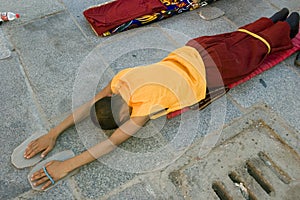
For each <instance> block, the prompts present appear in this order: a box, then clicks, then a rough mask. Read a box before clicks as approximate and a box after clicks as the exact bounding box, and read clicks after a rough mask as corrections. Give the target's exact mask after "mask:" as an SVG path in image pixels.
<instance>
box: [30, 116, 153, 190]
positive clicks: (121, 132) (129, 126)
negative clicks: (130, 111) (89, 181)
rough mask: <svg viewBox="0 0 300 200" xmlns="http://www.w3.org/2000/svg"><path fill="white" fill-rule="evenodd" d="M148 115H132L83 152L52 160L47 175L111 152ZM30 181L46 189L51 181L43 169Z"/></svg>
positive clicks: (54, 175)
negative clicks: (62, 159)
mask: <svg viewBox="0 0 300 200" xmlns="http://www.w3.org/2000/svg"><path fill="white" fill-rule="evenodd" d="M148 119H149V118H148V117H134V118H131V119H130V120H128V121H127V122H125V123H124V124H123V125H122V126H121V127H120V128H118V129H117V130H116V131H115V132H114V133H113V134H112V135H111V136H110V137H109V138H108V139H107V140H105V141H103V142H100V143H99V144H97V145H95V146H94V147H92V148H90V149H89V150H87V151H84V152H83V153H81V154H79V155H77V156H75V157H73V158H71V159H68V160H65V161H62V162H60V161H52V162H50V163H48V164H47V165H46V168H47V171H48V173H49V175H50V176H51V177H52V178H53V180H54V181H58V180H59V179H61V178H63V177H64V176H66V175H67V174H68V173H69V172H71V171H73V170H75V169H77V168H79V167H81V166H83V165H85V164H87V163H90V162H92V161H94V160H96V159H97V158H100V157H101V156H103V155H105V154H107V153H109V152H111V151H112V150H114V149H115V148H116V147H117V146H118V145H119V144H121V143H122V142H124V141H126V140H127V139H128V138H130V137H131V136H132V135H133V134H135V133H136V132H137V131H138V130H139V129H140V128H141V127H142V126H143V125H144V124H145V123H146V122H147V121H148ZM31 181H35V185H36V186H38V185H41V184H44V185H43V187H42V189H43V190H44V189H46V188H47V187H49V186H50V185H51V181H50V180H49V179H48V177H47V176H46V175H45V173H44V172H43V169H41V170H39V171H37V172H36V173H34V174H33V176H32V178H31Z"/></svg>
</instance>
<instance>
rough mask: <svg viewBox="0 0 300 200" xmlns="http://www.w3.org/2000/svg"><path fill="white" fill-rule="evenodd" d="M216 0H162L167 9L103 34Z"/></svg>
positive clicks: (138, 25)
mask: <svg viewBox="0 0 300 200" xmlns="http://www.w3.org/2000/svg"><path fill="white" fill-rule="evenodd" d="M214 1H216V0H201V1H200V2H199V3H195V2H193V1H192V0H161V2H162V3H163V4H164V5H165V6H166V7H167V9H166V10H162V11H160V12H156V13H153V14H151V15H144V16H141V17H138V18H135V19H133V20H130V21H128V22H126V23H124V24H122V25H120V26H117V27H115V28H112V29H110V30H109V31H107V32H105V33H103V34H102V36H109V35H112V34H115V33H119V32H123V31H126V30H129V29H132V28H137V27H140V26H144V25H146V24H150V23H153V22H157V21H160V20H162V19H166V18H169V17H172V16H173V15H177V14H180V13H183V12H186V11H190V10H195V9H197V8H199V7H203V6H206V5H208V4H209V3H212V2H214Z"/></svg>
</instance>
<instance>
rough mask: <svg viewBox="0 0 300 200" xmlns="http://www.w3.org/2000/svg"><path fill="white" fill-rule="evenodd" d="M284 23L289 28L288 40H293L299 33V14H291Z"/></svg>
mask: <svg viewBox="0 0 300 200" xmlns="http://www.w3.org/2000/svg"><path fill="white" fill-rule="evenodd" d="M286 22H287V23H288V24H289V25H290V27H291V32H290V38H294V37H295V36H296V35H297V34H298V32H299V14H298V13H297V12H293V13H292V14H290V16H289V17H288V18H287V19H286Z"/></svg>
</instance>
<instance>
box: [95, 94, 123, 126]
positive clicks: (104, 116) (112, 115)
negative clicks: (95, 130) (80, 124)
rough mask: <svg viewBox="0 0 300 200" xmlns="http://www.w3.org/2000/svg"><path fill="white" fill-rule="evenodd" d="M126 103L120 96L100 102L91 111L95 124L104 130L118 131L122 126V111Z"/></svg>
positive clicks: (106, 98)
mask: <svg viewBox="0 0 300 200" xmlns="http://www.w3.org/2000/svg"><path fill="white" fill-rule="evenodd" d="M124 103H125V101H124V100H123V99H122V97H121V96H120V95H114V96H112V97H104V98H102V99H100V100H98V101H97V102H96V103H95V104H94V106H92V108H91V111H90V116H91V119H92V121H93V123H94V124H95V125H96V126H97V127H100V128H102V129H104V130H111V129H116V128H118V127H119V126H120V123H121V121H120V110H121V108H122V106H123V105H124Z"/></svg>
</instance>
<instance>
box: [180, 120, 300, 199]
mask: <svg viewBox="0 0 300 200" xmlns="http://www.w3.org/2000/svg"><path fill="white" fill-rule="evenodd" d="M182 173H183V174H184V179H185V181H186V182H187V185H188V188H187V189H186V190H187V191H185V193H186V195H187V196H188V197H189V198H191V199H205V200H206V199H216V200H219V199H221V200H231V199H238V200H241V199H248V200H261V199H272V200H273V199H278V200H282V199H285V200H296V199H299V197H300V157H299V155H298V154H297V152H296V151H295V150H293V148H291V147H290V146H289V145H287V144H286V143H285V142H284V141H283V140H281V138H280V137H279V136H278V134H276V132H275V131H274V130H273V129H271V128H270V127H269V126H268V125H267V124H265V123H264V121H261V120H260V121H256V122H255V123H253V124H251V125H249V126H248V127H247V128H244V130H243V131H242V132H240V133H239V134H237V135H236V136H234V137H233V138H230V139H227V140H226V141H225V142H223V143H221V144H220V145H219V146H217V147H215V148H214V149H213V150H212V151H211V152H210V153H209V154H208V155H207V157H205V158H204V159H203V160H200V161H199V162H197V163H194V164H193V165H192V166H190V167H187V168H185V169H184V170H183V171H182Z"/></svg>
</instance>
